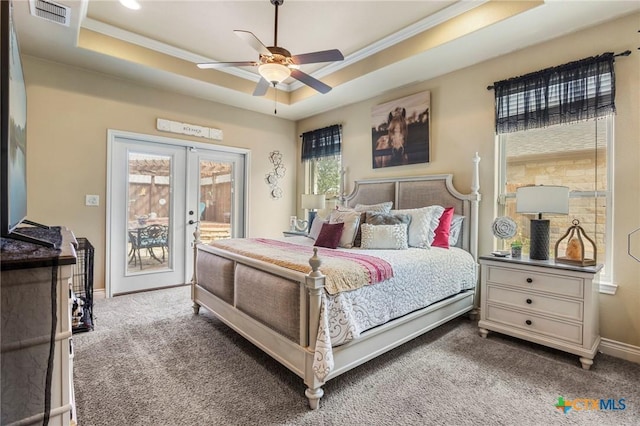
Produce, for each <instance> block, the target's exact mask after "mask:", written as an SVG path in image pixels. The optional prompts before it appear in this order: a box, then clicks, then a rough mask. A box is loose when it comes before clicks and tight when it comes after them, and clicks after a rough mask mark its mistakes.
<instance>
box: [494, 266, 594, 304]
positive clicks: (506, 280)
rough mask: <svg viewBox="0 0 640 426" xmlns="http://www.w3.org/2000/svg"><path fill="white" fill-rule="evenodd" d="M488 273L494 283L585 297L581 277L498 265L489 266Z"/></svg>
mask: <svg viewBox="0 0 640 426" xmlns="http://www.w3.org/2000/svg"><path fill="white" fill-rule="evenodd" d="M487 274H488V276H487V281H489V282H493V283H498V284H504V285H508V286H512V287H520V288H523V289H531V290H538V291H544V292H548V293H551V294H558V295H563V296H572V297H580V298H582V297H583V293H582V287H583V285H582V280H581V279H579V278H572V277H563V276H559V275H550V274H549V275H547V274H541V273H538V272H529V271H522V270H519V269H506V268H496V267H489V269H488V271H487Z"/></svg>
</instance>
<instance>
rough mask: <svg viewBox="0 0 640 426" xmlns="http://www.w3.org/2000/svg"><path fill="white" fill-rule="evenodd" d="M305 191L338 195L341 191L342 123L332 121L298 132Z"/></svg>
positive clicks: (330, 196)
mask: <svg viewBox="0 0 640 426" xmlns="http://www.w3.org/2000/svg"><path fill="white" fill-rule="evenodd" d="M302 161H303V162H304V163H305V170H306V192H307V193H309V194H325V195H326V196H327V198H334V197H338V196H339V195H340V194H341V191H342V184H341V177H342V175H341V169H342V126H341V125H340V124H335V125H332V126H328V127H324V128H322V129H317V130H312V131H309V132H305V133H303V134H302Z"/></svg>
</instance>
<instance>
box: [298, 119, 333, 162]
mask: <svg viewBox="0 0 640 426" xmlns="http://www.w3.org/2000/svg"><path fill="white" fill-rule="evenodd" d="M341 145H342V126H341V125H340V124H334V125H333V126H328V127H324V128H322V129H317V130H312V131H310V132H305V133H303V134H302V161H308V160H312V159H315V158H323V157H332V156H336V155H340V149H341Z"/></svg>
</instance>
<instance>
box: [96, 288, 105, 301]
mask: <svg viewBox="0 0 640 426" xmlns="http://www.w3.org/2000/svg"><path fill="white" fill-rule="evenodd" d="M106 297H107V292H106V291H105V290H104V288H99V289H97V290H93V298H94V299H105V298H106Z"/></svg>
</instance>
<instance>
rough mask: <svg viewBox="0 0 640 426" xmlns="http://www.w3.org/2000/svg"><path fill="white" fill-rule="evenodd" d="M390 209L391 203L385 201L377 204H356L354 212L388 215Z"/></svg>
mask: <svg viewBox="0 0 640 426" xmlns="http://www.w3.org/2000/svg"><path fill="white" fill-rule="evenodd" d="M391 207H393V201H385V202H384V203H378V204H356V206H355V207H354V210H355V211H357V212H378V213H389V212H390V211H391Z"/></svg>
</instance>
